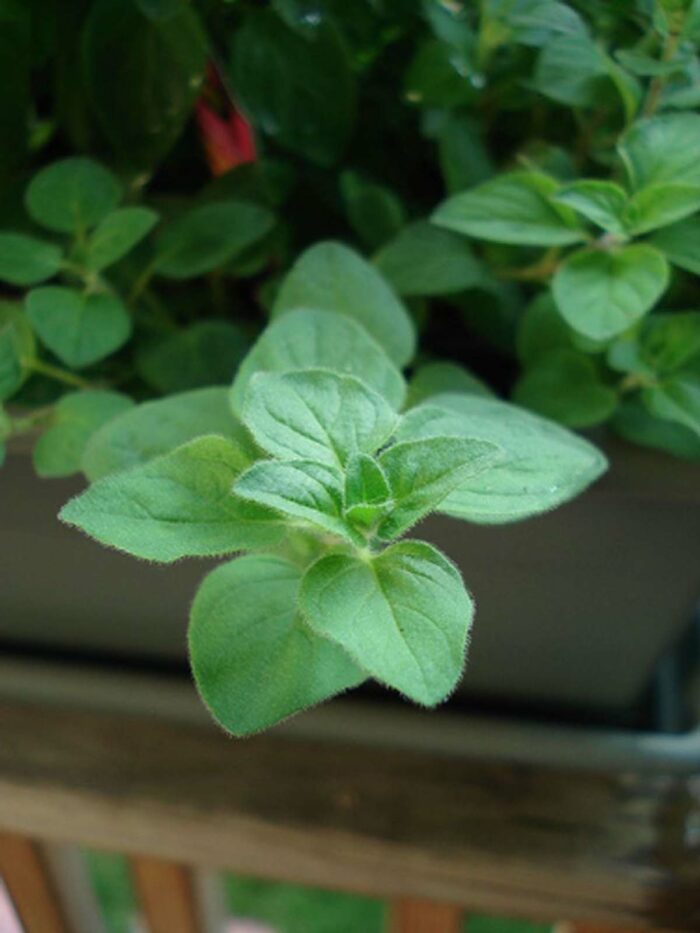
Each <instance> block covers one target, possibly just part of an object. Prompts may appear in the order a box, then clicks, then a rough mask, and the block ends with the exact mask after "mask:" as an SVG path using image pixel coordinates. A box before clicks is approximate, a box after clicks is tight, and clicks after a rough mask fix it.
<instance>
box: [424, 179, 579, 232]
mask: <svg viewBox="0 0 700 933" xmlns="http://www.w3.org/2000/svg"><path fill="white" fill-rule="evenodd" d="M558 187H559V186H558V184H557V182H556V181H555V180H554V179H553V178H549V177H548V176H547V175H543V174H541V173H539V172H507V173H504V174H502V175H498V176H497V177H495V178H492V179H490V180H489V181H486V182H484V183H483V184H482V185H479V186H478V187H476V188H472V189H471V190H469V191H463V192H462V193H461V194H455V195H453V196H452V197H451V198H448V200H447V201H444V202H443V203H442V204H440V205H439V206H438V208H437V210H436V211H435V213H434V214H433V216H432V220H433V222H434V223H436V224H437V225H438V226H440V227H446V228H447V229H448V230H454V231H456V232H457V233H466V234H468V235H469V236H473V237H476V238H477V239H483V240H494V241H496V242H497V243H513V244H515V245H520V246H566V245H568V244H570V243H576V242H577V241H579V240H582V239H585V234H584V232H583V231H582V230H581V228H580V227H579V226H578V222H577V218H576V215H575V214H574V212H573V211H572V210H571V208H569V207H566V206H564V205H561V206H559V205H557V204H554V203H552V202H551V201H550V198H551V196H552V195H554V194H555V193H556V191H557V189H558Z"/></svg>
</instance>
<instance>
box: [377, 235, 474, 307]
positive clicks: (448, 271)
mask: <svg viewBox="0 0 700 933" xmlns="http://www.w3.org/2000/svg"><path fill="white" fill-rule="evenodd" d="M374 262H375V265H376V266H377V268H378V269H379V271H380V272H381V273H382V275H383V276H384V278H385V279H386V280H387V281H388V282H389V284H390V285H392V286H393V287H394V288H395V289H396V291H397V292H398V293H399V295H450V294H453V293H455V292H461V291H464V290H465V289H467V288H473V287H475V286H476V285H478V284H479V283H480V282H481V280H482V278H483V274H484V273H483V269H482V266H481V263H479V262H478V260H477V259H476V257H475V256H474V254H473V253H472V250H471V247H470V246H469V244H468V243H467V241H466V240H465V239H464V238H463V237H460V236H457V235H456V234H454V233H452V232H451V231H450V230H441V229H440V228H439V227H436V226H434V225H433V224H431V223H429V222H428V221H423V220H419V221H417V222H416V223H413V224H410V225H409V226H408V227H405V228H404V229H403V230H402V231H401V232H400V233H399V234H398V235H397V236H396V237H395V238H394V239H393V240H390V242H389V243H387V244H386V245H385V246H384V247H383V248H382V249H381V250H380V251H379V253H378V254H377V255H376V256H375V259H374Z"/></svg>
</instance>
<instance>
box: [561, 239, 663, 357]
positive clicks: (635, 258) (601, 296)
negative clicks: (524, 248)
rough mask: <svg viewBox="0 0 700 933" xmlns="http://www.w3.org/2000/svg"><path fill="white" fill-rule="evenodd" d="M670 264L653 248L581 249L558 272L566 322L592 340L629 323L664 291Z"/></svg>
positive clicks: (643, 245) (643, 312) (614, 334)
mask: <svg viewBox="0 0 700 933" xmlns="http://www.w3.org/2000/svg"><path fill="white" fill-rule="evenodd" d="M668 279H669V269H668V263H667V262H666V259H665V257H664V256H663V254H662V253H660V252H659V251H658V250H657V249H654V247H653V246H647V245H646V244H641V245H633V246H625V247H623V248H621V249H614V250H590V251H583V250H581V251H579V252H576V253H574V254H573V255H572V256H570V257H569V258H568V259H567V260H565V262H564V263H562V265H561V266H560V267H559V269H558V270H557V272H556V274H555V276H554V281H553V283H552V288H553V291H554V298H555V300H556V303H557V305H558V307H559V310H560V312H561V314H562V317H563V318H564V320H565V321H566V322H567V324H569V325H570V326H571V327H573V328H574V330H576V331H578V333H580V334H583V335H584V336H586V337H590V338H591V339H593V340H609V339H610V338H611V337H615V336H617V334H621V333H622V332H623V331H625V330H627V328H628V327H631V326H632V324H634V323H635V322H636V321H638V320H639V319H640V318H641V317H643V316H644V315H645V314H646V313H647V311H649V310H650V309H651V308H652V307H653V306H654V304H655V303H656V301H657V300H658V299H659V298H660V297H661V295H662V294H663V293H664V291H665V290H666V287H667V285H668Z"/></svg>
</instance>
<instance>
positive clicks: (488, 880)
mask: <svg viewBox="0 0 700 933" xmlns="http://www.w3.org/2000/svg"><path fill="white" fill-rule="evenodd" d="M696 792H697V788H696V787H695V786H694V784H693V782H692V780H691V779H687V778H684V777H681V776H673V775H662V774H655V775H651V774H642V773H637V772H634V771H629V772H627V771H626V772H622V773H617V774H602V773H595V772H591V771H590V770H581V771H576V770H565V769H553V768H534V767H528V766H525V765H507V764H503V763H499V764H496V763H489V762H476V761H468V760H463V759H461V758H460V759H457V758H452V757H449V756H443V757H439V756H436V755H435V754H425V753H419V752H411V751H384V750H382V749H380V748H377V747H369V746H368V747H360V746H358V745H352V746H346V745H343V743H342V741H341V740H340V737H339V739H338V741H336V742H329V741H324V742H314V741H310V740H291V739H288V738H287V739H285V738H281V737H280V736H278V735H276V734H275V733H274V732H272V733H270V734H268V735H265V736H260V737H257V738H254V739H250V740H247V741H243V742H239V741H234V740H231V739H229V738H227V737H226V736H224V735H223V734H221V733H219V732H218V731H216V730H215V729H213V728H209V727H206V726H198V725H193V724H180V723H176V722H163V721H160V720H157V719H150V718H147V717H143V716H137V715H121V714H116V713H98V712H84V711H75V710H67V709H60V708H48V707H45V706H41V707H39V706H32V705H22V704H19V703H14V702H12V703H10V702H6V703H2V704H0V828H4V829H5V830H6V831H8V832H15V833H24V834H27V835H32V834H34V835H41V837H42V838H45V839H48V840H55V841H64V842H75V843H78V844H81V845H89V846H93V847H98V848H104V849H108V850H113V851H121V852H124V853H127V854H134V855H136V854H138V855H142V856H150V857H153V858H158V859H165V860H169V861H172V862H179V863H181V864H186V865H188V866H193V867H200V868H214V869H226V870H231V871H234V872H237V873H239V874H244V875H251V876H256V877H261V878H269V879H273V880H279V881H292V882H297V883H300V884H306V885H316V886H324V887H328V888H335V889H345V890H352V891H358V892H363V893H367V894H371V895H374V896H379V897H384V898H387V899H390V900H397V899H405V898H408V899H410V900H411V901H415V900H427V901H433V902H439V903H450V904H453V905H455V908H465V909H467V910H471V911H478V912H485V913H492V914H497V915H499V914H500V915H515V916H518V915H519V916H523V917H528V918H531V919H536V920H540V919H541V920H544V921H552V922H554V921H557V920H560V919H563V918H567V919H569V920H571V921H572V922H574V923H584V922H587V923H604V924H607V925H608V926H610V927H614V926H619V927H625V926H627V927H638V928H640V929H652V928H663V929H668V930H678V931H687V930H698V929H700V858H698V851H697V847H695V844H694V841H693V834H692V832H691V830H692V827H693V826H696V825H697V821H698V818H699V813H698V802H697V797H696ZM404 909H405V910H407V911H408V914H407V915H406V916H408V917H409V920H407V921H406V924H408V923H409V921H410V914H411V912H412V911H413V908H408V907H406V908H400V910H404ZM447 922H451V921H449V920H444V923H447ZM407 929H409V930H410V929H411V927H410V926H407ZM427 929H429V927H428V928H427ZM436 929H440V928H439V927H437V928H436ZM447 929H449V927H447Z"/></svg>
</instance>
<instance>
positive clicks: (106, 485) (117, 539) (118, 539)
mask: <svg viewBox="0 0 700 933" xmlns="http://www.w3.org/2000/svg"><path fill="white" fill-rule="evenodd" d="M247 462H248V461H247V457H246V454H245V452H244V451H242V450H241V449H240V448H239V447H238V446H237V445H236V444H234V443H233V442H232V441H230V440H227V439H226V438H223V437H215V436H211V437H199V438H197V439H196V440H194V441H190V442H189V443H187V444H184V445H183V446H182V447H177V448H176V449H175V450H173V451H171V452H170V453H168V454H164V455H163V456H162V457H156V458H155V459H154V460H151V461H150V462H148V463H146V464H143V465H142V466H137V467H133V468H132V469H131V470H126V471H123V472H121V473H116V474H115V475H113V476H107V477H105V478H104V479H101V480H98V481H97V482H96V483H94V484H93V485H92V486H90V487H89V488H88V489H87V490H86V491H85V492H84V493H82V494H81V495H79V496H77V497H76V498H75V499H71V501H70V502H68V503H67V505H65V506H64V507H63V509H62V510H61V513H60V516H59V517H60V518H61V520H62V521H64V522H66V523H67V524H69V525H75V526H76V527H77V528H80V529H81V530H82V531H84V532H85V533H86V534H88V535H90V536H91V537H93V538H95V539H96V540H97V541H100V542H102V543H103V544H109V545H112V546H113V547H115V548H117V549H118V550H120V551H126V553H128V554H133V555H134V556H135V557H143V558H145V559H146V560H156V561H161V562H163V563H170V562H172V561H174V560H179V558H181V557H211V556H215V555H219V554H230V553H232V552H233V551H241V550H255V549H259V548H264V547H269V546H270V545H273V544H276V543H277V542H278V541H279V540H280V539H281V538H282V536H283V534H284V527H283V525H282V524H281V522H280V519H279V517H278V516H277V515H276V514H275V513H274V512H271V511H270V510H269V509H265V508H263V507H262V506H258V505H255V504H253V503H249V502H243V501H242V500H241V499H239V498H238V497H237V496H235V495H234V494H233V493H232V491H231V488H232V486H233V483H234V481H235V480H236V478H237V477H238V475H239V474H240V473H241V471H242V470H243V469H245V467H246V466H247Z"/></svg>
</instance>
